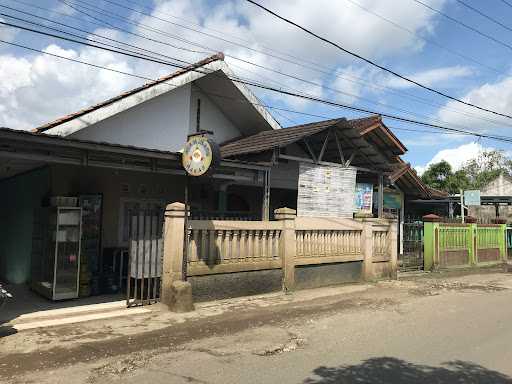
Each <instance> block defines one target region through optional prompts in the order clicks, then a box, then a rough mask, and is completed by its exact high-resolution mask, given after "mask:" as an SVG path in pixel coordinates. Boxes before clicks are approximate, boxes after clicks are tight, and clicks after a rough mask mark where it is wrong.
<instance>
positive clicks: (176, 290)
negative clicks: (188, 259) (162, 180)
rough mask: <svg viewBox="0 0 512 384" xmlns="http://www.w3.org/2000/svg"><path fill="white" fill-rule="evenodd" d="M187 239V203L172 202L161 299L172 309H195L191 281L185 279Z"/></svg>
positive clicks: (166, 225) (167, 219) (167, 216)
mask: <svg viewBox="0 0 512 384" xmlns="http://www.w3.org/2000/svg"><path fill="white" fill-rule="evenodd" d="M184 239H185V204H183V203H178V202H176V203H172V204H169V205H167V207H166V209H165V222H164V256H163V263H162V264H163V265H162V267H163V268H162V288H161V294H160V300H161V302H162V303H163V304H165V305H167V307H169V309H170V310H172V311H178V312H185V311H188V310H193V309H194V306H193V304H192V289H191V287H190V283H188V282H186V281H183V276H184V270H183V268H184V266H183V264H184V263H183V246H184Z"/></svg>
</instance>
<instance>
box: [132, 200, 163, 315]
mask: <svg viewBox="0 0 512 384" xmlns="http://www.w3.org/2000/svg"><path fill="white" fill-rule="evenodd" d="M162 229H163V211H161V210H140V211H131V212H130V241H129V250H128V254H129V263H128V278H127V294H126V305H127V306H128V307H132V306H137V305H147V304H152V303H155V302H157V301H159V300H160V282H161V275H162V256H163V236H162Z"/></svg>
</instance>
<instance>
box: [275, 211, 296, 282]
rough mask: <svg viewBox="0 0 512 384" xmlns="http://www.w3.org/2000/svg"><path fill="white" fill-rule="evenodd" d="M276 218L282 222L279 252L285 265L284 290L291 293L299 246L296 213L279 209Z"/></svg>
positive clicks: (283, 269) (283, 267)
mask: <svg viewBox="0 0 512 384" xmlns="http://www.w3.org/2000/svg"><path fill="white" fill-rule="evenodd" d="M274 213H275V218H276V220H278V221H281V222H282V224H283V226H282V229H281V239H280V242H279V243H280V244H279V252H280V253H281V260H282V263H283V266H282V272H283V290H284V291H291V290H293V289H294V287H295V256H296V253H297V245H296V239H295V217H296V211H295V210H294V209H291V208H279V209H276V210H275V211H274Z"/></svg>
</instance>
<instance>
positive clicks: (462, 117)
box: [437, 76, 512, 135]
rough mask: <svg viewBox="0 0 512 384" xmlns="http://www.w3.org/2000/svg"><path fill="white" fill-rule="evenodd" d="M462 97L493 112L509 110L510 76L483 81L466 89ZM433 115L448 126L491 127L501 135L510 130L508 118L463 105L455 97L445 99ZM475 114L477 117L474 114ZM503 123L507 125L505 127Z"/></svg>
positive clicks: (511, 108) (484, 129)
mask: <svg viewBox="0 0 512 384" xmlns="http://www.w3.org/2000/svg"><path fill="white" fill-rule="evenodd" d="M462 99H463V100H464V101H466V102H469V103H472V104H475V105H479V106H482V107H485V108H488V109H491V110H494V111H497V112H501V113H505V114H510V111H512V76H509V77H506V78H504V79H502V80H501V81H498V82H496V83H486V84H484V85H482V86H480V87H477V88H475V89H473V90H471V91H470V92H468V93H467V94H466V95H465V96H464V97H463V98H462ZM454 110H456V111H462V112H463V114H460V113H457V112H456V111H454ZM437 116H438V118H439V119H440V120H443V121H444V122H446V123H448V124H451V125H452V126H454V125H459V126H464V127H467V128H471V129H472V130H475V131H479V132H491V131H494V132H495V133H499V134H501V135H511V134H512V127H510V124H511V122H510V119H508V118H504V117H503V118H502V117H500V116H496V115H493V114H490V113H487V112H484V111H480V110H478V109H476V108H473V107H469V106H464V105H462V104H460V103H458V102H455V101H449V102H447V103H446V104H445V106H444V107H443V108H441V109H440V110H439V111H438V113H437ZM475 116H477V117H480V118H481V119H479V118H475ZM507 125H508V126H509V127H508V128H505V126H507ZM498 129H499V131H498ZM507 131H508V132H507Z"/></svg>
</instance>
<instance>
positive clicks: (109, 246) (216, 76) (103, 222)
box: [0, 55, 431, 291]
mask: <svg viewBox="0 0 512 384" xmlns="http://www.w3.org/2000/svg"><path fill="white" fill-rule="evenodd" d="M222 59H223V56H222V55H215V56H212V57H210V58H208V59H206V60H203V61H201V62H199V63H197V64H195V65H193V66H191V67H189V68H187V69H184V70H180V71H178V72H176V73H174V74H172V75H170V76H166V77H164V78H161V79H159V80H158V81H156V82H152V83H149V84H146V85H144V86H141V87H139V88H136V89H134V90H131V91H128V92H126V93H124V94H122V95H119V96H117V97H114V98H112V99H110V100H107V101H105V102H103V103H100V104H97V105H95V106H92V107H90V108H86V109H84V110H82V111H79V112H77V113H74V114H71V115H68V116H65V117H63V118H60V119H58V120H56V121H53V122H51V123H48V124H45V125H44V126H42V127H39V128H38V129H36V130H35V131H34V132H24V131H15V130H10V129H5V128H4V129H0V140H1V143H2V144H1V148H0V215H1V217H0V279H2V280H4V281H7V282H11V283H26V282H29V281H30V280H31V276H34V273H35V272H34V263H33V262H31V259H32V258H34V257H36V258H37V257H38V256H37V255H35V254H34V249H35V248H36V246H37V245H38V242H39V241H40V237H38V236H39V235H40V234H39V233H38V231H39V230H40V228H41V224H40V217H41V216H40V211H41V207H42V206H46V205H49V204H50V201H51V200H52V199H51V198H52V197H56V196H73V197H77V198H81V199H82V200H83V201H87V204H86V206H87V210H88V211H87V212H86V214H87V220H85V219H84V220H82V225H83V228H82V231H83V232H84V233H87V236H89V237H87V238H82V240H83V241H82V243H83V244H82V250H83V249H84V248H83V247H86V246H87V247H91V248H90V249H89V250H91V252H89V256H88V259H86V258H85V257H84V258H83V259H82V263H84V265H83V270H82V272H84V277H83V279H84V280H91V281H92V280H94V279H95V278H101V279H105V281H108V282H112V281H113V280H115V278H114V277H113V276H120V275H122V274H123V273H124V271H123V270H122V269H121V270H120V269H119V262H120V261H122V259H121V260H119V259H118V256H119V255H120V254H122V252H123V251H124V250H126V249H127V247H128V240H129V237H130V232H129V231H130V222H131V220H130V219H131V212H133V211H138V210H141V209H148V210H149V209H158V210H160V211H162V210H163V208H164V207H165V205H166V204H167V203H169V202H174V201H184V200H185V189H186V184H187V183H186V177H185V174H184V171H183V169H182V167H181V165H180V158H181V155H180V153H179V152H178V151H179V150H180V149H181V148H182V147H183V144H184V143H185V141H186V139H187V136H188V135H189V134H193V133H195V132H198V131H200V130H208V131H211V132H212V134H213V139H214V140H215V141H217V142H219V143H221V151H222V153H223V159H222V161H221V164H220V167H219V168H218V169H217V170H216V171H215V173H214V174H213V175H212V176H211V177H209V178H206V179H197V180H193V181H192V187H191V188H190V196H189V197H190V205H191V215H192V216H193V217H201V218H235V219H243V220H262V219H269V218H270V217H271V213H272V211H273V209H274V208H278V207H281V206H289V207H292V208H295V207H296V206H297V200H298V190H299V189H300V186H299V169H300V167H301V164H310V165H311V164H313V165H316V166H321V165H323V166H325V167H327V168H328V167H338V168H343V169H344V170H348V169H350V170H351V171H350V172H351V175H352V176H351V177H352V179H351V181H350V183H356V182H357V183H367V184H369V185H370V190H373V189H375V193H376V197H375V198H374V200H376V201H377V204H376V207H375V215H376V216H380V217H382V216H383V215H384V214H385V209H386V207H385V204H384V201H385V194H386V193H387V192H389V193H392V194H396V193H398V194H399V196H400V199H399V201H400V203H399V204H398V206H396V205H394V206H393V208H392V210H394V211H393V212H391V213H393V214H395V215H396V216H398V217H399V218H403V216H404V214H403V207H404V201H407V200H408V199H410V198H423V199H428V198H430V197H431V191H430V190H428V188H426V187H425V186H424V185H423V184H422V183H421V180H420V179H419V178H418V177H417V176H416V174H415V173H414V171H412V170H411V169H410V166H408V165H407V164H405V163H404V162H403V161H401V160H400V155H402V154H404V153H405V151H406V148H405V147H404V146H403V144H402V143H400V141H399V140H398V139H397V138H396V137H395V136H394V135H393V133H392V132H391V131H390V130H389V129H388V128H387V127H386V126H385V124H384V123H383V122H382V119H381V118H380V117H379V116H373V117H370V118H365V119H355V120H346V119H333V120H329V121H326V122H318V123H312V124H306V125H302V126H298V127H290V128H286V129H281V127H280V125H279V124H278V122H277V121H276V120H275V119H274V118H273V117H272V116H271V114H270V113H269V112H268V111H267V110H266V109H265V108H263V107H262V106H261V103H260V102H259V101H258V99H257V98H256V97H255V96H254V95H253V94H252V92H251V91H250V90H249V89H248V88H247V87H246V86H245V85H243V84H240V83H238V82H233V81H232V80H231V79H230V77H231V75H232V73H231V71H230V70H229V68H228V67H227V65H226V64H225V63H224V61H223V60H222ZM327 168H326V169H327ZM329 172H330V171H329ZM347 185H352V189H353V187H354V185H353V184H347ZM386 188H387V189H386ZM313 189H314V188H313ZM353 194H354V193H353V191H352V192H350V191H349V193H348V194H347V195H346V196H347V197H346V198H347V200H348V201H347V202H346V204H345V205H346V206H345V207H343V209H347V208H348V207H352V206H353V200H354V198H353ZM91 207H93V208H91ZM83 208H84V212H85V211H86V208H85V206H83ZM371 210H372V208H371V207H370V214H371ZM348 214H351V213H350V212H349V213H348ZM84 236H85V235H84ZM72 260H73V258H72V257H70V258H69V260H67V261H70V262H71V261H72ZM86 272H87V273H86ZM91 276H92V277H91ZM81 279H82V277H81ZM95 284H96V283H94V284H93V283H91V285H92V286H93V289H92V290H93V291H95V290H96V288H94V287H95V286H96V285H95ZM109 284H110V283H109Z"/></svg>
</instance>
